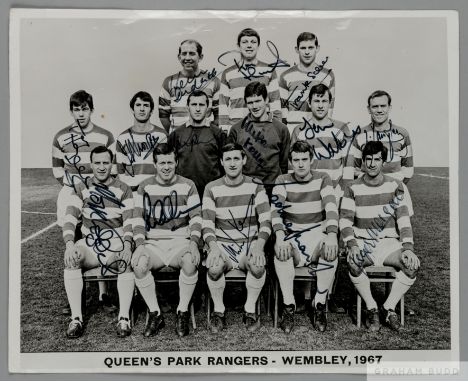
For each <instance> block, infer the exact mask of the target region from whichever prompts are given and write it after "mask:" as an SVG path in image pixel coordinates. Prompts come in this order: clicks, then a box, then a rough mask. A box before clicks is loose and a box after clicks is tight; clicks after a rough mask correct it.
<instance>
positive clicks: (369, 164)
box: [364, 153, 383, 178]
mask: <svg viewBox="0 0 468 382" xmlns="http://www.w3.org/2000/svg"><path fill="white" fill-rule="evenodd" d="M382 167H383V160H382V153H377V154H374V155H367V156H366V158H365V159H364V170H365V171H366V174H367V175H368V176H370V177H371V178H375V177H376V176H378V175H379V174H380V173H381V171H382Z"/></svg>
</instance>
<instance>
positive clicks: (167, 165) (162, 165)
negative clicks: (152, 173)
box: [154, 153, 177, 182]
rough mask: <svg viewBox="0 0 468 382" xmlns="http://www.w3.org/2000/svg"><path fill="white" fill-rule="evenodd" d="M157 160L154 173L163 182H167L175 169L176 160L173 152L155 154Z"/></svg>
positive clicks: (172, 176)
mask: <svg viewBox="0 0 468 382" xmlns="http://www.w3.org/2000/svg"><path fill="white" fill-rule="evenodd" d="M156 159H157V162H156V164H155V165H154V166H155V167H156V174H157V175H158V176H159V177H160V178H161V180H162V181H164V182H169V181H170V180H172V178H174V176H175V170H176V167H177V161H176V159H175V154H174V153H170V154H160V155H157V156H156Z"/></svg>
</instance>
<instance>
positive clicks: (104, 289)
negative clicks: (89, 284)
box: [98, 281, 107, 301]
mask: <svg viewBox="0 0 468 382" xmlns="http://www.w3.org/2000/svg"><path fill="white" fill-rule="evenodd" d="M98 285H99V301H102V295H103V294H107V284H106V282H105V281H98Z"/></svg>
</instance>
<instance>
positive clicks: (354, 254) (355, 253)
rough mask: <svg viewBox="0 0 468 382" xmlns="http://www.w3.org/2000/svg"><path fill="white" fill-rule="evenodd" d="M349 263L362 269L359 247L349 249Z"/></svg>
mask: <svg viewBox="0 0 468 382" xmlns="http://www.w3.org/2000/svg"><path fill="white" fill-rule="evenodd" d="M348 262H352V263H354V264H355V265H356V266H357V267H359V268H362V259H361V250H360V249H359V247H358V246H352V247H351V248H348Z"/></svg>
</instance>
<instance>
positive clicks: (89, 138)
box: [52, 122, 114, 187]
mask: <svg viewBox="0 0 468 382" xmlns="http://www.w3.org/2000/svg"><path fill="white" fill-rule="evenodd" d="M113 143H114V137H113V135H112V133H111V132H110V131H107V130H105V129H103V128H102V127H99V126H96V125H94V124H92V123H91V124H90V126H88V127H87V128H86V129H81V128H80V127H79V126H78V124H77V123H76V122H75V123H73V124H72V125H70V126H67V127H65V128H64V129H62V130H60V131H59V132H58V133H57V134H56V135H55V137H54V141H53V143H52V171H53V173H54V176H55V178H56V179H57V180H58V181H59V182H60V184H62V185H67V186H70V187H74V186H76V185H77V184H79V183H81V182H85V183H86V184H87V183H88V182H89V179H90V178H91V177H92V174H93V171H92V170H91V158H90V154H91V151H92V150H93V149H94V148H95V147H97V146H106V147H109V148H111V146H112V145H113ZM113 172H114V171H113Z"/></svg>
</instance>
